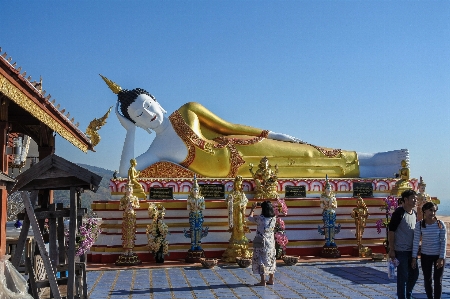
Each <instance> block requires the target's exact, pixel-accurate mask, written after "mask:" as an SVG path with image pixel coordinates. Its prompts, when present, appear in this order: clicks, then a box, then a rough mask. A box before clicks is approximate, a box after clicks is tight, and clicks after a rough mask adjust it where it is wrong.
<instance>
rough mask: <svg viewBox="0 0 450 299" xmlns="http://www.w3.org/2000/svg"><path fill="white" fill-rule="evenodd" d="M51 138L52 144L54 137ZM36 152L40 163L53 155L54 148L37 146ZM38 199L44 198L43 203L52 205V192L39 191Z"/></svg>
mask: <svg viewBox="0 0 450 299" xmlns="http://www.w3.org/2000/svg"><path fill="white" fill-rule="evenodd" d="M52 138H53V142H52V144H55V143H54V137H53V136H52ZM38 152H39V161H41V160H42V159H44V158H45V157H47V156H50V155H52V154H54V153H55V147H54V146H38ZM39 198H44V200H45V201H47V200H48V202H47V203H48V204H52V203H53V190H47V191H46V192H44V191H43V190H41V191H39ZM39 204H42V202H41V201H39Z"/></svg>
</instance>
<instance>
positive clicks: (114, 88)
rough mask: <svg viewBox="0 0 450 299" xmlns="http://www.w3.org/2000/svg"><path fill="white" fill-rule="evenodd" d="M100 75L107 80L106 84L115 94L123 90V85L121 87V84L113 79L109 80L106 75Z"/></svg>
mask: <svg viewBox="0 0 450 299" xmlns="http://www.w3.org/2000/svg"><path fill="white" fill-rule="evenodd" d="M99 75H100V77H102V79H103V80H104V81H105V82H106V85H108V87H109V89H111V90H112V92H114V93H115V94H118V93H119V92H120V91H121V90H122V87H120V86H119V85H117V84H116V83H114V82H113V81H111V80H109V79H108V78H106V77H103V76H102V75H101V74H99Z"/></svg>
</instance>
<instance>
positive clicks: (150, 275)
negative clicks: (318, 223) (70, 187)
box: [87, 258, 450, 299]
mask: <svg viewBox="0 0 450 299" xmlns="http://www.w3.org/2000/svg"><path fill="white" fill-rule="evenodd" d="M148 266H150V265H145V264H144V265H142V266H140V267H134V268H128V269H125V268H124V269H119V268H117V267H112V266H111V267H108V266H107V265H103V267H102V266H101V265H97V266H95V265H91V268H90V270H89V272H88V273H87V278H88V292H89V298H93V299H103V298H129V299H131V298H134V299H137V298H155V299H164V298H245V299H250V298H268V299H269V298H351V299H358V298H376V299H381V298H397V297H396V280H389V279H388V277H387V270H386V262H385V261H383V262H373V261H371V260H368V259H355V258H347V259H345V258H344V259H339V260H326V261H320V260H319V259H313V258H311V259H309V260H308V259H303V258H302V261H301V262H299V263H298V264H297V265H295V266H287V265H285V264H284V263H283V261H278V263H277V272H276V274H275V284H274V285H273V286H266V287H261V286H253V284H255V283H256V282H258V279H259V276H256V275H254V274H253V273H252V271H251V268H239V267H238V266H237V265H236V264H219V265H218V266H216V267H215V268H213V269H204V268H202V267H201V265H199V264H193V265H187V264H183V263H181V262H173V261H171V262H168V263H164V264H162V265H158V266H156V265H155V264H152V265H151V267H148ZM420 272H421V271H420ZM413 297H414V298H426V295H425V294H424V286H423V276H422V273H420V277H419V280H418V282H417V284H416V286H415V288H414V293H413ZM442 298H450V265H448V264H447V265H446V269H445V271H444V279H443V296H442Z"/></svg>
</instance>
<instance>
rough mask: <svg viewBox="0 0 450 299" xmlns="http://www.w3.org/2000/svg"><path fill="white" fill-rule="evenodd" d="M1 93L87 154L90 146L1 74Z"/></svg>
mask: <svg viewBox="0 0 450 299" xmlns="http://www.w3.org/2000/svg"><path fill="white" fill-rule="evenodd" d="M0 92H1V93H3V94H4V95H5V96H6V97H8V98H10V99H11V100H12V101H13V102H14V103H16V104H17V105H19V106H20V107H21V108H22V109H24V110H26V111H28V112H29V113H31V114H32V115H33V116H35V117H36V118H37V119H38V120H39V121H41V122H43V123H44V124H45V125H47V126H48V127H49V128H50V129H52V130H53V131H55V132H56V133H58V134H59V135H60V136H61V137H63V138H64V139H66V140H67V141H69V142H70V143H72V144H73V145H75V146H76V147H77V148H79V149H80V150H82V151H83V152H85V153H86V152H87V150H88V146H87V145H86V144H83V143H82V142H80V140H79V139H78V138H77V137H75V136H74V135H73V134H72V133H71V132H70V131H68V130H67V129H66V128H64V127H63V126H62V125H61V124H60V123H58V122H57V121H56V120H55V119H53V118H52V117H51V116H50V115H49V113H47V112H46V111H44V110H43V109H42V108H40V107H39V106H38V105H37V104H36V103H35V102H33V101H32V100H31V99H30V98H29V97H27V96H26V95H25V94H24V93H23V92H22V91H20V90H19V89H18V88H17V87H16V86H14V85H13V84H12V83H11V82H9V80H7V79H6V78H5V77H4V76H3V75H2V74H0Z"/></svg>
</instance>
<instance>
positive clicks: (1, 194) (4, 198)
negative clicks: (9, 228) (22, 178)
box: [0, 121, 9, 256]
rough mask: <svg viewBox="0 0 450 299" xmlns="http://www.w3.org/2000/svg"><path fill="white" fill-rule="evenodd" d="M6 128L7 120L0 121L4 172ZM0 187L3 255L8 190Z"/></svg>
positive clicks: (4, 169)
mask: <svg viewBox="0 0 450 299" xmlns="http://www.w3.org/2000/svg"><path fill="white" fill-rule="evenodd" d="M8 128H9V123H8V122H6V121H1V122H0V151H1V158H0V171H2V172H3V173H5V174H8V157H7V155H6V147H7V136H8ZM0 188H1V189H0V256H3V255H5V253H6V219H7V213H8V210H7V199H8V192H7V191H6V187H0Z"/></svg>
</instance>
